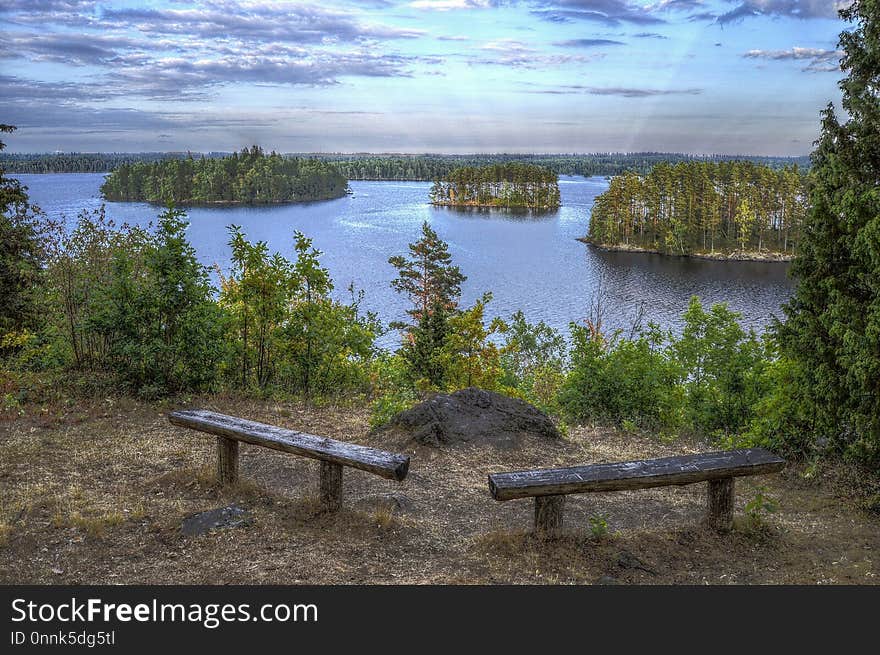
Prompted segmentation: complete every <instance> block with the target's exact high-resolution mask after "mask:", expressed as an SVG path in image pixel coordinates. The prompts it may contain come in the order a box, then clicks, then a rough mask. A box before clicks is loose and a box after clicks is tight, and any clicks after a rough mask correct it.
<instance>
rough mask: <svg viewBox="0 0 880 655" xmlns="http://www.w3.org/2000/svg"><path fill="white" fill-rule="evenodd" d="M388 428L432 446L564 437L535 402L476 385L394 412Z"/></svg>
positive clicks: (513, 443) (500, 443) (511, 443)
mask: <svg viewBox="0 0 880 655" xmlns="http://www.w3.org/2000/svg"><path fill="white" fill-rule="evenodd" d="M386 429H389V430H393V431H399V432H403V433H404V434H405V435H407V436H408V437H409V438H410V439H412V440H415V441H416V442H418V443H421V444H425V445H430V446H443V445H451V444H455V443H475V444H488V445H493V446H500V447H511V446H516V445H518V444H519V442H520V441H521V440H522V439H523V438H529V437H538V438H543V439H553V440H556V439H561V438H562V435H561V434H560V433H559V430H557V429H556V426H555V425H554V424H553V421H551V420H550V418H549V417H548V416H547V415H546V414H544V413H543V412H542V411H541V410H539V409H538V408H537V407H535V406H534V405H530V404H529V403H527V402H525V401H523V400H519V399H518V398H510V397H509V396H504V395H502V394H499V393H495V392H494V391H486V390H485V389H478V388H476V387H468V388H467V389H461V390H460V391H456V392H454V393H451V394H436V395H434V396H432V397H431V398H429V399H428V400H425V401H424V402H421V403H419V404H418V405H416V406H415V407H412V408H410V409H408V410H406V411H404V412H401V413H400V414H398V415H397V416H395V417H394V418H393V419H391V421H390V422H389V424H388V425H387V426H386Z"/></svg>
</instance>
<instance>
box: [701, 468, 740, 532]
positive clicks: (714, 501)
mask: <svg viewBox="0 0 880 655" xmlns="http://www.w3.org/2000/svg"><path fill="white" fill-rule="evenodd" d="M734 480H735V478H723V479H721V480H709V498H708V505H707V510H708V511H707V514H706V522H707V523H708V524H709V527H710V528H712V529H714V530H718V531H719V532H728V531H729V530H730V529H731V528H732V527H733V487H734V484H733V483H734Z"/></svg>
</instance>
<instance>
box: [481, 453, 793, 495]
mask: <svg viewBox="0 0 880 655" xmlns="http://www.w3.org/2000/svg"><path fill="white" fill-rule="evenodd" d="M784 466H785V460H784V459H782V458H780V457H777V456H776V455H774V454H773V453H771V452H769V451H768V450H765V449H763V448H747V449H744V450H728V451H721V452H714V453H702V454H699V455H679V456H676V457H662V458H659V459H650V460H639V461H632V462H615V463H611V464H593V465H590V466H572V467H568V468H556V469H541V470H534V471H513V472H508V473H492V474H490V475H489V490H490V491H491V492H492V497H493V498H494V499H495V500H498V501H503V500H513V499H515V498H529V497H532V496H555V495H560V494H577V493H586V492H591V491H621V490H626V489H647V488H650V487H662V486H666V485H683V484H692V483H694V482H705V481H707V480H717V479H721V478H733V477H739V476H744V475H758V474H762V473H774V472H776V471H780V470H782V468H783V467H784Z"/></svg>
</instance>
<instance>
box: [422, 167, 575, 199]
mask: <svg viewBox="0 0 880 655" xmlns="http://www.w3.org/2000/svg"><path fill="white" fill-rule="evenodd" d="M430 198H431V202H432V203H433V204H435V205H453V206H477V207H506V208H513V209H532V210H549V209H555V208H557V207H559V202H560V200H559V184H558V178H557V175H556V173H554V172H553V171H551V170H550V169H548V168H544V167H543V166H534V165H531V164H523V163H520V162H511V163H508V164H493V165H491V166H479V167H472V166H462V167H459V168H455V169H453V170H452V171H450V172H449V174H448V175H447V176H446V177H445V178H444V179H443V180H438V181H436V182H434V185H433V186H432V187H431V192H430Z"/></svg>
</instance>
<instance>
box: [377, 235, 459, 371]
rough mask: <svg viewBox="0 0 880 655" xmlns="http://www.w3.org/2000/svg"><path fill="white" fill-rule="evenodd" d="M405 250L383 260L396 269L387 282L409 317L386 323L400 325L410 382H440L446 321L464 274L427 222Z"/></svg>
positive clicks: (455, 303)
mask: <svg viewBox="0 0 880 655" xmlns="http://www.w3.org/2000/svg"><path fill="white" fill-rule="evenodd" d="M409 251H410V258H409V259H407V258H406V257H403V256H400V255H396V256H394V257H390V258H389V259H388V263H389V264H391V265H392V266H394V268H396V269H397V271H398V276H397V278H396V279H394V280H392V282H391V286H392V288H393V289H394V290H395V291H397V292H398V293H402V294H404V295H406V297H407V298H408V300H409V301H410V309H408V310H407V314H409V315H410V317H411V319H412V321H413V322H412V323H410V324H406V323H402V322H395V323H392V324H391V327H392V328H396V329H400V330H402V331H403V348H402V351H403V357H404V359H405V360H406V361H407V362H408V364H409V368H410V372H411V378H412V380H413V382H417V381H419V384H420V385H421V386H431V387H435V388H442V387H443V386H444V385H445V372H444V367H443V362H442V361H441V360H442V358H443V347H444V344H445V343H446V337H447V334H448V332H449V325H448V321H449V318H450V316H451V315H453V314H454V313H455V312H456V310H457V307H458V299H459V297H460V296H461V283H462V282H464V281H465V279H467V278H466V277H465V276H464V275H462V273H461V271H460V270H459V268H458V266H453V265H452V256H451V255H450V254H449V247H448V245H447V244H446V242H445V241H443V240H442V239H440V237H439V236H438V235H437V233H436V232H435V231H434V230H433V229H431V226H430V225H429V224H428V223H427V222H425V223H423V224H422V237H421V238H420V239H419V240H418V241H416V242H414V243H411V244H409Z"/></svg>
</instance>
